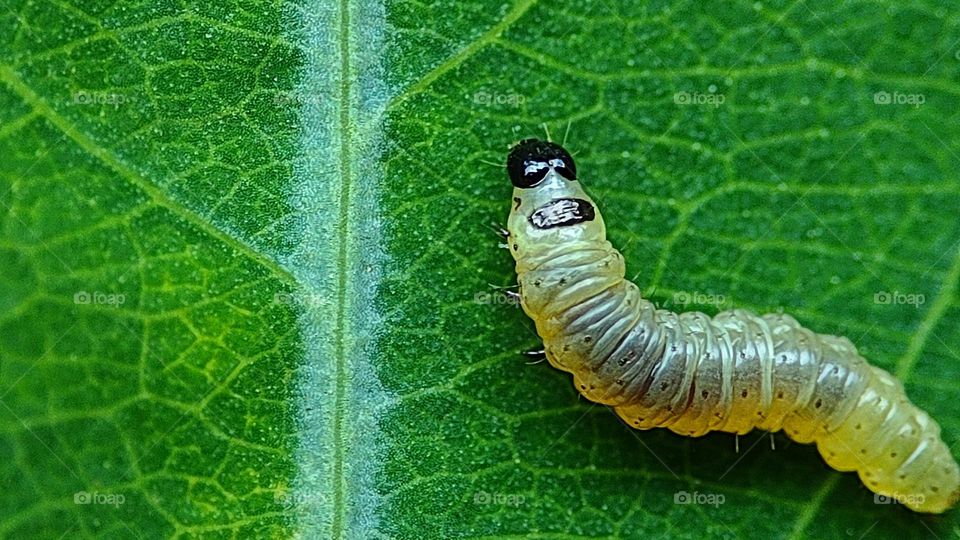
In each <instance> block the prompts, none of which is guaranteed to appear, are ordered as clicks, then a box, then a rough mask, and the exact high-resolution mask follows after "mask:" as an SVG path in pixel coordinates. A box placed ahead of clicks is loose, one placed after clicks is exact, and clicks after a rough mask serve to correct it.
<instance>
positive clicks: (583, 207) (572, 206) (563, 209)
mask: <svg viewBox="0 0 960 540" xmlns="http://www.w3.org/2000/svg"><path fill="white" fill-rule="evenodd" d="M596 217H597V213H596V211H595V210H594V209H593V205H592V204H590V201H586V200H583V199H568V198H564V199H554V200H552V201H550V202H548V203H547V204H545V205H543V206H541V207H540V208H538V209H537V211H536V212H534V213H533V215H531V216H530V223H531V224H532V225H533V226H534V227H536V228H538V229H552V228H554V227H568V226H570V225H576V224H578V223H583V222H584V221H593V220H594V218H596Z"/></svg>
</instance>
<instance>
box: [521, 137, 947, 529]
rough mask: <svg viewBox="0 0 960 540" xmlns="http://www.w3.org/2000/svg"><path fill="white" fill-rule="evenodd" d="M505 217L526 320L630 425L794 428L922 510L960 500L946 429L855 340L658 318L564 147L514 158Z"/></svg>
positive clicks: (794, 433)
mask: <svg viewBox="0 0 960 540" xmlns="http://www.w3.org/2000/svg"><path fill="white" fill-rule="evenodd" d="M507 165H508V166H507V168H508V173H509V174H510V177H511V181H513V184H514V186H515V188H514V194H513V204H512V206H511V213H510V217H509V220H508V230H509V242H508V244H509V247H510V249H511V253H512V254H513V256H514V258H515V260H516V269H517V279H518V283H519V285H520V295H521V303H522V306H523V309H524V311H525V312H526V313H527V314H528V315H529V316H530V317H531V318H532V319H533V320H534V322H535V323H536V327H537V332H538V333H539V335H540V337H541V338H542V339H543V342H544V350H545V353H546V356H547V359H548V360H549V362H550V363H551V365H553V366H554V367H556V368H558V369H561V370H564V371H567V372H569V373H571V374H572V375H573V381H574V384H575V385H576V387H577V389H578V390H579V391H580V392H581V393H582V394H583V395H584V396H585V397H587V398H588V399H590V400H592V401H595V402H598V403H603V404H605V405H609V406H611V407H613V408H614V410H615V411H616V412H617V414H618V415H619V416H620V417H621V418H622V419H623V420H624V421H625V422H626V423H627V424H629V425H630V426H633V427H635V428H638V429H651V428H655V427H665V428H668V429H670V430H672V431H674V432H676V433H679V434H681V435H688V436H701V435H704V434H706V433H708V432H710V431H725V432H730V433H739V434H744V433H747V432H749V431H751V430H753V429H755V428H759V429H764V430H767V431H771V432H773V431H779V430H784V432H785V433H786V435H787V436H789V437H790V438H791V439H793V440H795V441H797V442H800V443H816V445H817V447H818V449H819V451H820V453H821V455H822V456H823V458H824V459H825V460H826V462H827V463H828V464H830V466H832V467H833V468H835V469H837V470H841V471H857V473H858V474H859V476H860V478H861V479H862V480H863V482H864V484H866V485H867V486H868V487H870V489H872V490H873V491H875V492H877V493H880V494H883V495H887V496H891V497H896V498H898V499H901V500H902V501H903V502H904V504H906V505H907V506H909V507H910V508H912V509H913V510H916V511H921V512H936V513H939V512H943V511H945V510H946V509H948V508H949V507H950V506H951V505H952V504H953V503H955V502H956V500H957V498H958V496H960V468H958V466H957V463H956V461H955V460H954V458H953V456H952V455H951V453H950V451H949V448H948V447H947V445H946V444H945V443H944V442H943V441H942V440H941V438H940V427H939V425H938V424H937V423H936V422H935V421H933V420H932V419H931V418H930V417H929V415H927V413H926V412H924V411H923V410H921V409H919V408H917V407H916V406H914V405H913V404H912V403H911V402H910V401H909V400H908V399H907V397H906V395H905V393H904V390H903V387H902V385H901V384H900V383H899V381H897V380H896V379H894V378H893V377H892V376H891V375H890V374H889V373H887V372H886V371H883V370H881V369H879V368H876V367H874V366H871V365H870V364H868V363H867V361H866V360H864V359H863V358H862V357H861V356H860V355H859V354H858V353H857V350H856V348H855V347H854V345H853V344H852V343H851V342H850V341H849V340H847V339H846V338H842V337H836V336H829V335H822V334H817V333H815V332H812V331H811V330H808V329H806V328H804V327H803V326H801V325H800V324H799V323H798V322H797V321H796V320H795V319H793V318H792V317H790V316H789V315H783V314H767V315H762V316H758V315H755V314H753V313H751V312H749V311H745V310H730V311H724V312H721V313H719V314H717V315H716V316H715V317H713V318H711V317H708V316H707V315H705V314H703V313H699V312H688V313H681V314H676V313H672V312H670V311H666V310H661V309H656V307H655V306H654V305H653V304H652V303H651V302H649V301H648V300H645V299H644V298H643V297H642V296H641V294H640V290H639V289H638V288H637V286H636V285H635V284H633V283H632V282H630V281H629V280H626V279H625V277H624V276H625V267H624V260H623V257H622V256H621V255H620V253H619V252H618V251H617V250H616V249H614V248H613V247H612V246H611V245H610V243H609V242H608V241H607V240H606V231H605V227H604V223H603V218H602V216H601V215H600V212H599V210H597V209H596V207H595V205H594V203H593V201H592V200H591V199H590V197H589V196H588V195H587V194H586V193H585V192H584V191H583V189H582V187H581V186H580V183H579V182H578V181H577V180H576V168H575V166H574V164H573V160H572V159H571V158H570V156H569V154H567V153H566V151H565V150H563V149H562V148H560V147H559V146H558V145H555V144H552V143H546V142H543V141H537V140H533V139H528V140H525V141H521V143H519V144H518V145H517V146H516V147H514V149H513V151H512V152H511V154H510V157H509V158H508V164H507Z"/></svg>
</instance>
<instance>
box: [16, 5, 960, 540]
mask: <svg viewBox="0 0 960 540" xmlns="http://www.w3.org/2000/svg"><path fill="white" fill-rule="evenodd" d="M5 8H6V9H4V10H0V35H2V36H4V37H3V38H2V39H0V155H3V156H4V159H2V160H0V211H2V212H0V252H2V254H0V271H2V275H3V277H4V279H3V280H2V282H0V307H2V310H0V456H2V457H3V458H4V459H2V463H3V464H2V465H0V483H2V485H4V486H10V487H8V488H7V490H6V493H5V494H4V496H3V497H0V536H3V537H8V536H9V537H41V538H44V537H49V538H59V537H61V536H66V537H84V536H89V537H124V538H126V537H141V538H153V537H172V536H185V537H194V536H203V537H207V536H210V537H218V536H224V537H230V536H233V537H240V538H253V537H295V536H301V537H306V538H313V537H343V538H367V537H376V536H381V537H401V538H414V537H423V536H428V537H458V536H459V537H494V536H497V537H500V536H519V535H523V534H529V533H536V534H537V535H538V536H541V537H580V536H584V537H587V536H589V537H614V536H622V537H634V538H650V537H653V538H656V537H680V538H704V537H706V538H734V537H762V538H770V537H774V538H802V537H841V538H848V537H849V538H861V537H869V538H874V537H882V538H891V537H892V538H896V537H911V538H912V537H926V536H929V537H938V538H955V537H960V517H958V515H957V512H956V511H953V512H951V513H948V514H946V515H944V516H940V517H936V518H931V517H921V516H918V515H916V514H913V513H911V512H909V511H908V510H906V509H904V508H902V507H899V506H895V505H883V504H875V503H874V498H873V496H872V494H871V493H870V492H869V491H867V490H866V489H865V488H864V487H863V486H861V485H860V483H859V481H858V480H857V478H856V477H855V475H852V474H841V473H838V472H836V471H832V470H829V469H827V468H826V467H825V466H824V465H823V462H822V460H821V459H820V457H819V456H818V455H817V453H816V450H815V449H814V448H813V447H811V446H802V445H796V444H792V443H791V442H789V441H788V440H787V439H785V438H784V437H782V436H780V435H776V436H775V439H774V440H775V442H776V450H771V449H770V446H769V443H768V437H767V435H766V434H761V433H755V434H751V435H749V436H747V437H744V438H742V439H741V440H740V441H739V448H740V451H739V453H737V452H735V450H734V440H733V438H732V437H731V436H728V435H725V434H714V435H709V436H707V437H704V438H701V439H688V438H683V437H678V436H675V435H673V434H671V433H668V432H664V431H662V430H654V431H648V432H637V431H632V430H630V429H628V428H626V427H625V426H624V425H623V424H621V423H620V421H619V420H618V419H617V418H616V417H615V416H614V415H613V414H611V413H610V412H609V411H608V410H607V409H605V408H604V407H601V406H597V405H592V404H590V403H589V402H586V401H584V400H582V399H578V397H577V394H576V392H575V391H574V389H573V388H572V385H571V384H570V381H569V376H567V375H565V374H563V373H560V372H557V371H555V370H552V369H550V368H549V367H548V366H546V365H545V364H540V365H527V364H525V363H524V362H523V360H522V359H521V358H520V357H519V356H518V354H517V351H520V350H523V349H526V348H532V347H536V346H537V345H538V343H539V340H538V338H537V337H536V335H535V334H534V333H533V326H532V324H531V322H530V321H529V320H528V319H527V318H526V317H525V316H524V315H523V313H522V312H521V311H520V310H519V309H516V308H515V307H514V306H513V305H511V304H509V303H507V302H504V301H503V298H504V297H503V296H500V295H498V294H497V292H496V290H494V289H491V288H490V287H489V284H491V283H492V284H495V285H498V286H507V285H510V284H512V283H513V282H514V275H513V270H512V262H511V259H510V256H509V254H508V253H507V252H506V251H504V250H501V249H497V248H496V244H497V241H498V240H497V238H496V236H495V235H493V234H492V233H491V232H490V231H489V229H488V228H487V224H488V223H490V222H492V221H502V220H504V219H505V217H506V214H507V212H508V210H509V204H510V192H511V188H510V185H509V183H508V182H507V180H506V178H505V176H504V173H503V170H502V168H499V167H492V166H490V167H488V166H487V165H485V164H484V162H485V161H489V162H494V163H501V162H502V161H503V159H504V155H505V153H506V150H507V148H508V147H509V145H510V144H511V143H512V142H515V141H516V140H517V139H519V138H521V137H525V136H537V135H540V134H541V133H542V128H541V123H546V124H547V126H548V127H549V129H550V131H551V133H552V136H553V137H554V138H555V139H561V138H564V137H565V138H566V141H567V142H566V144H567V146H568V147H569V148H570V149H571V150H573V151H576V159H577V163H578V169H579V172H580V176H581V178H582V180H583V181H584V183H585V185H586V186H587V188H588V189H589V190H590V192H591V193H592V194H593V195H594V196H595V198H597V199H598V203H599V204H600V207H601V210H602V211H603V213H604V217H605V219H606V222H607V224H608V226H609V235H610V237H611V240H612V241H613V242H614V244H615V245H616V246H618V247H619V248H620V249H621V250H622V251H623V253H624V255H625V257H626V259H627V263H628V272H629V275H630V276H631V277H634V276H635V281H636V282H637V283H638V284H639V285H640V286H641V289H643V290H645V291H647V293H648V294H649V295H650V296H651V297H652V298H653V299H654V300H655V301H657V302H658V303H659V304H660V305H661V306H664V307H669V308H671V309H676V310H691V309H700V310H703V311H706V312H709V313H715V312H716V311H717V310H719V309H725V308H728V307H732V306H738V307H747V308H750V309H754V310H756V311H761V312H762V311H772V310H778V309H783V310H784V311H786V312H789V313H791V314H793V315H795V316H796V317H797V318H798V319H799V320H800V321H801V322H802V323H804V324H805V325H807V326H808V327H810V328H813V329H815V330H817V331H820V332H824V333H836V334H841V335H846V336H848V337H849V338H850V339H852V340H853V341H854V342H855V343H856V344H857V346H858V347H859V348H860V350H861V352H862V353H863V354H864V355H865V356H866V357H868V358H869V359H870V360H871V362H873V363H874V364H876V365H879V366H882V367H884V368H887V369H889V370H891V371H892V372H894V373H896V374H897V375H898V376H899V377H900V378H901V379H902V380H904V381H905V383H906V387H907V392H908V394H909V396H910V397H911V399H912V400H913V401H914V402H916V403H917V404H918V405H920V406H922V407H924V408H925V409H927V410H928V411H929V412H930V413H931V415H932V416H933V417H934V418H936V419H937V420H938V421H939V422H940V424H941V425H942V427H943V431H944V433H943V436H944V439H945V440H946V441H947V442H948V444H950V445H952V447H953V448H954V455H955V456H960V445H958V444H957V443H958V440H960V399H957V398H960V389H958V386H957V385H956V384H953V383H952V381H954V380H956V379H957V377H960V356H958V354H957V352H956V351H957V350H958V345H957V344H958V343H960V328H958V326H957V325H956V324H953V322H952V321H954V320H955V319H956V318H957V315H958V314H960V288H958V282H960V223H958V222H957V219H956V216H957V215H958V211H960V183H958V176H957V172H956V171H957V170H958V164H960V163H958V162H960V149H958V147H957V145H956V140H957V139H958V136H960V127H958V126H960V122H958V120H960V112H958V111H960V110H958V108H957V107H956V103H957V99H958V97H960V82H958V80H957V76H956V73H957V69H958V67H960V55H958V53H957V51H958V49H960V43H958V42H957V36H960V32H958V30H960V19H958V18H957V17H956V16H955V15H953V14H951V13H950V12H949V10H948V9H946V8H945V7H942V6H940V5H938V3H936V2H933V1H921V2H919V3H917V2H914V3H911V4H910V5H907V6H904V5H901V4H897V3H894V2H892V1H886V0H885V1H883V2H880V3H877V2H874V3H852V4H851V3H846V4H842V5H836V4H835V3H829V2H823V1H811V2H773V3H759V2H758V3H753V4H749V3H742V4H734V5H727V4H724V5H723V6H721V7H719V8H718V7H714V6H713V5H709V4H705V5H700V4H697V3H692V2H690V3H683V2H648V3H643V4H639V3H637V4H634V3H625V2H624V3H620V2H598V1H586V0H581V1H580V2H563V3H549V4H547V3H542V4H537V3H534V2H532V1H518V2H517V3H515V4H503V5H491V4H490V3H480V2H457V3H449V4H429V3H426V4H424V3H420V4H417V3H395V2H391V3H387V4H385V5H378V4H375V3H372V2H368V1H361V2H355V3H349V2H341V3H339V4H335V3H323V2H316V3H306V4H281V3H277V2H263V1H257V0H248V1H245V2H217V3H211V4H209V5H208V4H194V3H190V4H186V5H184V4H182V3H172V2H152V3H149V4H143V5H140V4H129V3H106V2H102V3H101V2H92V3H86V4H76V5H72V4H67V3H31V2H26V1H15V2H13V3H10V4H9V5H7V6H5ZM888 97H889V101H890V103H884V102H885V101H888V99H887V98H888ZM920 101H922V103H919V102H920ZM884 293H888V294H894V293H896V295H895V296H894V298H895V299H896V300H895V301H893V302H889V303H884V302H883V301H882V300H883V299H884V298H885V297H884V296H883V294H884ZM877 295H880V296H879V300H881V301H879V302H878V301H877V300H878V298H877ZM921 297H922V302H921V301H920V300H921ZM684 299H690V300H692V301H693V302H692V303H686V304H683V305H681V304H682V302H681V300H684ZM721 300H722V301H721ZM704 302H706V303H704ZM908 302H909V303H908ZM684 491H685V492H689V493H694V492H696V493H698V494H699V495H700V496H699V497H698V501H703V502H706V503H709V502H712V503H714V504H675V502H674V497H675V496H676V494H677V493H679V492H684Z"/></svg>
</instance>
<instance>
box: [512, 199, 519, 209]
mask: <svg viewBox="0 0 960 540" xmlns="http://www.w3.org/2000/svg"><path fill="white" fill-rule="evenodd" d="M513 202H514V203H516V204H514V205H513V209H514V210H516V209H517V208H520V197H514V198H513Z"/></svg>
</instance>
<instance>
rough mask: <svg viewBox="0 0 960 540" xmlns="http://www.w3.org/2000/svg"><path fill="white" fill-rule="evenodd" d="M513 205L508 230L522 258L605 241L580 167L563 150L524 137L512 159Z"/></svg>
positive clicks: (515, 251)
mask: <svg viewBox="0 0 960 540" xmlns="http://www.w3.org/2000/svg"><path fill="white" fill-rule="evenodd" d="M507 174H508V175H509V176H510V182H512V183H513V206H512V207H511V211H510V218H509V220H508V221H507V228H508V229H509V230H510V242H511V250H510V251H511V253H513V256H514V258H516V259H520V258H521V257H523V256H524V255H526V254H531V253H532V254H542V253H545V251H544V250H547V249H549V248H551V247H555V246H562V245H564V244H563V243H566V244H568V245H569V243H570V242H577V241H582V242H598V241H604V240H605V239H606V238H605V236H606V235H605V232H604V226H603V218H602V217H601V216H600V212H598V211H597V208H596V205H594V203H593V200H592V199H591V198H590V196H589V195H587V194H586V193H585V192H584V191H583V188H582V187H581V186H580V182H579V181H578V180H577V166H576V165H575V164H574V162H573V158H572V157H570V154H569V153H568V152H567V151H566V150H564V148H563V147H562V146H560V145H559V144H556V143H552V142H546V141H541V140H539V139H524V140H522V141H520V142H519V143H517V144H516V145H515V146H514V147H513V149H512V150H510V154H509V155H508V156H507Z"/></svg>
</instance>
